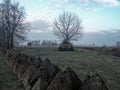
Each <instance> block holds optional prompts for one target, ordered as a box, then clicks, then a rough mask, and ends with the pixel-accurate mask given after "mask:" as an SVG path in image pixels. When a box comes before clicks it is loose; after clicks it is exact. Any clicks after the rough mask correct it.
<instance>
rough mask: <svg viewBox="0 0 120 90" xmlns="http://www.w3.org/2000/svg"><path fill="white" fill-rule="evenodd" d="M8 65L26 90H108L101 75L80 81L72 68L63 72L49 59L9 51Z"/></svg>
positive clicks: (7, 56) (88, 76)
mask: <svg viewBox="0 0 120 90" xmlns="http://www.w3.org/2000/svg"><path fill="white" fill-rule="evenodd" d="M6 64H7V66H8V67H9V68H10V69H11V70H12V71H13V72H14V73H15V74H16V75H17V77H18V80H21V81H22V83H23V84H24V87H25V90H108V88H107V86H106V84H105V82H104V80H103V79H102V78H101V77H100V76H99V74H97V73H96V74H94V75H87V76H86V78H84V80H80V79H79V78H78V76H77V75H76V73H75V72H74V71H73V70H72V69H71V68H70V67H67V68H66V69H65V70H64V71H62V70H61V69H60V68H59V67H58V66H56V65H55V64H53V63H51V62H50V60H49V59H48V58H47V59H45V60H41V58H40V57H37V58H35V57H32V56H28V55H26V54H21V53H20V52H18V51H16V50H8V51H7V55H6Z"/></svg>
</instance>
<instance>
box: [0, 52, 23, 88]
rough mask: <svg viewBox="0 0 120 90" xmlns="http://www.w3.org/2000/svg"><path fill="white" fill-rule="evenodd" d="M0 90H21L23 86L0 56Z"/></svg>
mask: <svg viewBox="0 0 120 90" xmlns="http://www.w3.org/2000/svg"><path fill="white" fill-rule="evenodd" d="M0 90H23V85H22V84H21V82H20V81H18V80H17V77H16V76H15V75H14V74H13V73H12V72H11V70H10V69H9V68H8V67H7V66H6V64H5V57H4V56H3V55H1V54H0Z"/></svg>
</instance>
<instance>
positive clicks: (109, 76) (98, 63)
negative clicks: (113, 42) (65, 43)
mask: <svg viewBox="0 0 120 90" xmlns="http://www.w3.org/2000/svg"><path fill="white" fill-rule="evenodd" d="M21 52H22V53H25V54H28V55H32V56H41V58H42V59H43V60H44V59H45V58H49V59H50V61H51V62H52V63H54V64H56V65H58V66H59V67H60V68H61V69H63V70H64V69H65V68H66V67H67V66H68V65H69V66H70V67H72V68H73V70H75V72H76V73H77V75H78V76H79V78H84V76H85V75H86V74H87V73H88V72H89V73H91V74H92V73H99V74H100V75H101V76H102V77H103V78H104V79H105V81H106V83H107V85H108V87H109V90H120V58H116V57H114V56H112V55H109V54H108V55H99V54H98V52H97V51H90V50H83V51H82V52H80V51H58V50H57V49H56V48H23V49H21Z"/></svg>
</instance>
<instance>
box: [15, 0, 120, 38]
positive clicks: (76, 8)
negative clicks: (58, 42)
mask: <svg viewBox="0 0 120 90" xmlns="http://www.w3.org/2000/svg"><path fill="white" fill-rule="evenodd" d="M16 1H19V2H20V5H22V6H24V7H25V10H26V14H27V21H28V22H30V23H31V27H32V28H31V35H32V34H35V33H36V34H38V33H40V34H48V33H51V32H52V28H51V24H52V21H53V20H54V19H55V18H57V16H58V15H59V14H60V13H62V12H63V11H69V12H73V13H76V14H77V15H78V16H79V17H80V19H81V20H82V26H83V27H84V28H83V31H84V32H85V33H86V32H101V31H108V32H116V31H115V30H118V29H120V0H16ZM33 38H34V37H33Z"/></svg>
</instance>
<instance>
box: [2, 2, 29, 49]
mask: <svg viewBox="0 0 120 90" xmlns="http://www.w3.org/2000/svg"><path fill="white" fill-rule="evenodd" d="M24 20H25V11H24V8H23V7H20V6H19V3H18V2H15V0H14V2H12V0H3V1H2V3H0V33H1V34H0V47H2V48H13V47H14V44H15V42H18V41H19V42H20V41H23V40H25V39H26V33H27V31H28V29H29V28H28V26H29V25H28V24H27V23H26V22H25V21H24Z"/></svg>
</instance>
